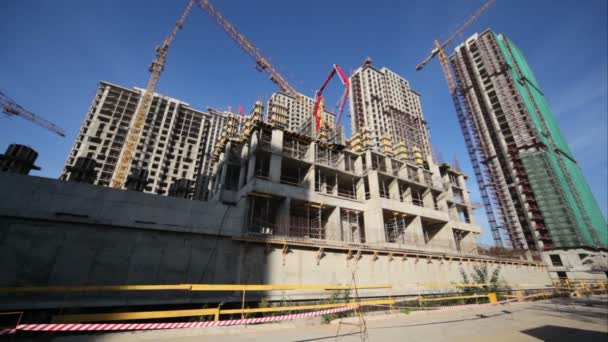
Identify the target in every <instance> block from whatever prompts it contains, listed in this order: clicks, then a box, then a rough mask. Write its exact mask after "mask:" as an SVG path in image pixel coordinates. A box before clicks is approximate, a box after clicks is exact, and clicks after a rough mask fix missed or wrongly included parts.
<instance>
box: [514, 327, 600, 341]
mask: <svg viewBox="0 0 608 342" xmlns="http://www.w3.org/2000/svg"><path fill="white" fill-rule="evenodd" d="M521 333H523V334H527V335H530V336H532V337H536V338H537V339H539V340H541V341H576V342H586V341H606V339H607V338H608V333H604V332H600V331H593V330H583V329H576V328H566V327H560V326H555V325H543V326H542V327H538V328H534V329H528V330H522V331H521Z"/></svg>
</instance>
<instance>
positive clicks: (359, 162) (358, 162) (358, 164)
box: [355, 154, 365, 174]
mask: <svg viewBox="0 0 608 342" xmlns="http://www.w3.org/2000/svg"><path fill="white" fill-rule="evenodd" d="M363 158H365V154H362V155H360V156H359V157H357V159H355V173H358V174H362V173H363Z"/></svg>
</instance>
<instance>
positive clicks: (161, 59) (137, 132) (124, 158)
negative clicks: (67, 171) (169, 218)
mask: <svg viewBox="0 0 608 342" xmlns="http://www.w3.org/2000/svg"><path fill="white" fill-rule="evenodd" d="M195 1H196V0H190V1H188V5H187V6H186V9H185V10H184V12H183V13H182V15H181V17H180V18H179V19H178V20H177V22H176V23H175V26H174V27H173V30H172V31H171V33H169V35H168V36H167V38H165V40H164V41H163V44H162V45H161V46H159V47H158V48H156V57H155V58H154V60H153V61H152V64H151V65H150V68H149V71H150V79H149V80H148V85H147V86H146V90H145V91H144V93H143V94H142V99H141V101H140V103H139V106H138V107H137V111H136V112H135V116H134V117H133V121H132V124H131V127H130V129H129V131H128V132H127V139H126V141H125V144H124V146H123V148H122V153H121V155H120V158H119V159H118V165H117V166H116V170H115V171H114V175H113V176H112V182H111V184H110V186H111V187H113V188H122V187H123V186H124V184H125V181H126V179H127V175H128V172H129V169H130V168H131V162H132V160H133V155H134V154H135V149H136V148H137V143H138V141H139V139H140V137H141V133H142V130H143V128H144V123H145V121H146V115H147V114H148V111H149V110H150V105H151V104H152V98H153V97H154V91H155V90H156V84H157V83H158V79H159V78H160V74H161V73H162V72H163V69H164V67H165V61H166V59H167V52H168V51H169V47H170V46H171V43H172V42H173V40H174V39H175V36H176V35H177V32H178V31H179V30H180V29H181V28H182V26H183V25H184V21H185V20H186V17H187V16H188V14H189V13H190V10H191V9H192V6H193V5H194V2H195Z"/></svg>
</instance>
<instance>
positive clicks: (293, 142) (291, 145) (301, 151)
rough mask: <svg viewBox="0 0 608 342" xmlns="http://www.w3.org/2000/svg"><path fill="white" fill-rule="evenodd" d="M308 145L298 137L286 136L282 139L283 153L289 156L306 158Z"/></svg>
mask: <svg viewBox="0 0 608 342" xmlns="http://www.w3.org/2000/svg"><path fill="white" fill-rule="evenodd" d="M309 147H310V144H308V143H304V142H302V141H300V140H298V139H292V138H288V137H285V138H284V139H283V154H285V155H287V156H289V157H291V158H295V159H300V160H303V159H304V158H306V153H307V152H308V148H309Z"/></svg>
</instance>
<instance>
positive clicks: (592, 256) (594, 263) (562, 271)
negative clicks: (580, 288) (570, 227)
mask: <svg viewBox="0 0 608 342" xmlns="http://www.w3.org/2000/svg"><path fill="white" fill-rule="evenodd" d="M542 255H543V259H544V261H545V264H546V265H547V268H548V271H549V275H550V276H551V278H553V279H554V280H557V279H560V278H561V277H562V276H563V275H565V276H566V277H567V278H568V279H570V280H606V279H608V252H606V251H605V250H598V249H594V248H570V249H554V250H550V251H546V252H543V253H542ZM552 255H557V256H559V259H560V260H561V265H560V263H559V262H553V261H552V260H551V256H552Z"/></svg>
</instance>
